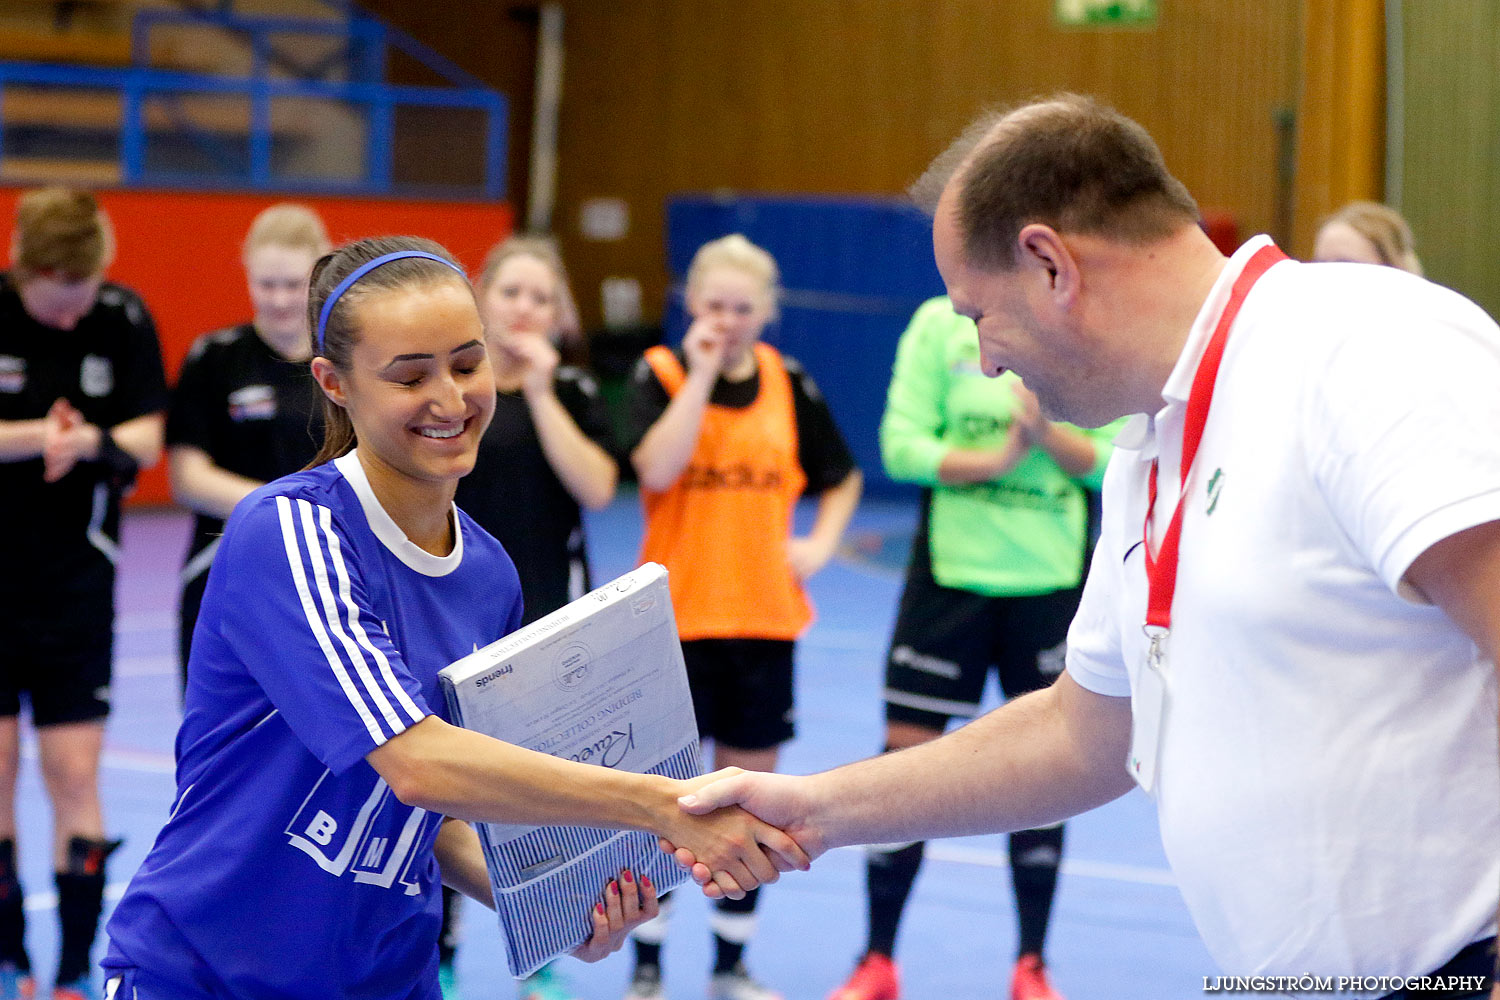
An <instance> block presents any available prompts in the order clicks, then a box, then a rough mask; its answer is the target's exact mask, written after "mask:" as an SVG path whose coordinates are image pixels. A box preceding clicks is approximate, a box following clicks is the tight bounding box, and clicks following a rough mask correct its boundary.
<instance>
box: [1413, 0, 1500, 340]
mask: <svg viewBox="0 0 1500 1000" xmlns="http://www.w3.org/2000/svg"><path fill="white" fill-rule="evenodd" d="M1402 8H1403V10H1402V19H1403V24H1402V34H1403V42H1404V48H1405V58H1404V83H1405V115H1404V133H1405V134H1404V139H1403V140H1402V144H1401V145H1402V158H1401V160H1402V182H1401V190H1402V197H1401V205H1400V206H1399V207H1400V208H1401V209H1402V211H1403V213H1404V214H1405V215H1406V216H1407V218H1408V219H1409V220H1410V222H1411V224H1412V230H1413V232H1414V233H1415V234H1416V238H1417V253H1418V256H1420V257H1421V258H1422V263H1423V266H1424V267H1425V268H1426V270H1427V275H1428V277H1430V278H1432V279H1433V280H1434V281H1437V282H1440V283H1441V284H1444V285H1448V286H1450V287H1452V288H1456V289H1458V290H1459V291H1460V292H1463V293H1464V294H1465V295H1467V296H1469V297H1470V298H1472V299H1474V300H1475V301H1477V302H1478V303H1479V304H1480V305H1482V306H1484V307H1485V309H1487V310H1488V311H1489V313H1490V315H1492V316H1500V268H1497V267H1496V265H1495V256H1496V247H1500V199H1497V198H1496V192H1497V191H1500V78H1497V76H1496V73H1495V69H1496V66H1497V59H1500V56H1497V53H1500V2H1497V0H1482V2H1476V0H1420V2H1416V0H1406V2H1405V3H1404V4H1403V5H1402Z"/></svg>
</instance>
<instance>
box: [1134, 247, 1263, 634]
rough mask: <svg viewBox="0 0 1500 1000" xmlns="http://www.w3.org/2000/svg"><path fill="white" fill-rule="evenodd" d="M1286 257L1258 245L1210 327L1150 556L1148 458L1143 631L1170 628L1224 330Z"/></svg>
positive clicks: (1153, 486) (1151, 503)
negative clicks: (1169, 496)
mask: <svg viewBox="0 0 1500 1000" xmlns="http://www.w3.org/2000/svg"><path fill="white" fill-rule="evenodd" d="M1286 259H1287V256H1286V254H1284V253H1282V252H1281V251H1280V250H1279V249H1277V248H1276V247H1275V246H1274V245H1271V246H1264V247H1261V248H1260V249H1259V250H1257V251H1255V254H1254V255H1253V256H1251V258H1250V260H1249V262H1247V263H1246V264H1245V269H1244V270H1243V271H1241V272H1240V276H1239V277H1238V278H1236V279H1235V282H1234V286H1233V287H1232V288H1231V289H1230V292H1229V301H1228V302H1227V303H1225V304H1224V312H1223V313H1222V314H1221V315H1220V316H1219V324H1218V326H1216V327H1214V332H1213V336H1212V337H1210V338H1209V341H1208V347H1207V348H1205V349H1204V351H1203V358H1202V360H1200V361H1199V362H1198V371H1197V373H1196V374H1194V376H1193V387H1192V390H1191V391H1190V392H1189V393H1188V402H1187V419H1186V422H1185V424H1184V426H1183V429H1182V464H1181V466H1180V470H1179V480H1178V486H1179V489H1178V494H1179V495H1178V497H1177V509H1176V510H1174V511H1173V512H1172V520H1171V522H1170V523H1168V525H1167V531H1166V534H1165V535H1163V536H1162V540H1161V549H1160V550H1159V551H1158V553H1157V555H1156V556H1155V557H1154V558H1153V557H1152V555H1151V513H1152V511H1153V510H1155V509H1156V469H1157V462H1156V460H1155V459H1153V460H1152V462H1151V478H1150V493H1149V496H1150V500H1149V502H1148V503H1147V506H1146V524H1145V526H1144V527H1143V528H1142V529H1141V537H1142V539H1143V541H1144V543H1145V544H1144V545H1142V548H1143V549H1144V550H1145V553H1146V580H1147V582H1148V584H1149V586H1150V589H1149V592H1148V597H1147V603H1146V625H1147V630H1148V632H1149V631H1151V630H1152V629H1153V628H1154V629H1170V628H1171V627H1172V597H1173V595H1174V594H1176V592H1177V554H1178V542H1179V541H1180V539H1181V538H1182V512H1183V510H1184V509H1185V508H1186V507H1187V495H1188V491H1187V480H1188V473H1189V472H1191V471H1192V468H1193V459H1194V457H1196V456H1197V454H1198V442H1199V441H1201V440H1202V438H1203V427H1204V425H1205V424H1206V423H1208V407H1209V404H1211V403H1212V402H1213V398H1214V382H1215V381H1216V380H1217V379H1218V377H1219V363H1220V362H1221V361H1223V360H1224V345H1225V344H1226V343H1227V342H1228V340H1229V328H1230V327H1231V326H1233V325H1234V319H1235V317H1236V316H1238V315H1239V312H1240V306H1242V305H1244V303H1245V296H1247V295H1249V294H1250V289H1251V287H1252V286H1253V285H1254V284H1255V283H1256V281H1258V280H1260V276H1261V275H1263V274H1265V273H1266V272H1267V271H1268V270H1270V268H1271V265H1273V264H1276V263H1278V262H1280V261H1283V260H1286ZM1158 634H1159V633H1158Z"/></svg>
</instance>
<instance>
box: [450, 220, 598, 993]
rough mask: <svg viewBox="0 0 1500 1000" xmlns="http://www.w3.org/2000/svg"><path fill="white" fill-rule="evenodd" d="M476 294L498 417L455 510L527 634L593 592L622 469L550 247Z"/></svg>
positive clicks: (552, 976)
mask: <svg viewBox="0 0 1500 1000" xmlns="http://www.w3.org/2000/svg"><path fill="white" fill-rule="evenodd" d="M475 294H476V297H477V298H478V301H479V313H480V317H481V318H482V319H483V321H484V331H485V342H486V345H487V347H488V348H489V356H490V366H491V368H493V369H494V372H495V384H496V396H495V416H494V419H492V420H491V421H490V425H489V428H488V429H487V430H486V431H485V432H484V437H483V438H481V439H480V442H479V459H478V461H477V462H475V465H474V471H473V472H471V473H469V474H468V475H467V476H465V477H464V478H463V479H461V480H460V481H459V484H458V493H457V496H456V497H455V499H456V502H457V503H458V506H459V507H460V508H461V509H462V510H463V511H464V512H465V513H466V514H468V515H469V516H470V517H472V518H473V519H474V520H475V521H477V522H478V523H479V525H480V527H482V528H484V529H485V530H486V531H488V532H489V533H490V534H492V535H494V536H495V537H496V538H498V539H499V540H500V543H501V544H502V545H504V546H505V551H506V552H507V553H509V555H510V557H511V559H512V560H513V561H514V562H515V564H516V571H517V572H518V573H519V574H520V577H521V597H522V602H523V609H524V610H523V612H522V622H523V624H524V623H528V622H533V621H536V620H537V619H538V618H541V617H543V616H544V615H546V614H549V613H550V612H552V611H555V610H557V609H558V608H560V607H562V606H563V605H564V604H566V603H568V602H569V601H571V600H575V599H576V598H579V597H582V596H583V595H584V594H585V593H587V592H588V590H589V587H590V585H591V584H590V579H589V566H588V553H587V552H586V550H585V545H584V535H583V518H582V511H583V510H584V509H587V510H598V509H599V508H601V507H603V506H604V505H605V504H607V503H609V501H610V500H611V499H612V498H613V497H614V495H615V482H616V480H617V479H618V476H619V468H618V466H617V465H616V464H615V458H614V454H613V453H614V438H613V435H612V432H611V430H610V423H609V412H608V410H607V409H606V408H605V404H604V400H603V398H602V397H601V396H600V395H599V388H598V385H597V384H596V383H595V382H594V380H593V378H592V377H590V376H589V374H588V373H587V372H585V371H583V370H582V369H580V368H576V367H574V366H572V365H568V364H564V363H563V361H562V352H563V351H564V350H566V349H567V348H569V347H570V346H574V345H577V344H578V343H579V339H580V336H581V335H580V331H579V328H578V310H577V307H576V306H575V305H574V304H573V296H572V293H571V292H569V290H568V277H567V272H566V271H565V270H564V269H563V263H562V259H561V258H560V257H559V256H558V253H557V248H556V246H555V245H554V244H553V243H552V241H551V240H548V239H546V238H544V237H538V236H513V237H510V238H509V239H507V240H505V241H503V242H501V243H500V244H499V245H497V246H496V247H494V248H493V249H492V250H491V251H490V253H489V256H488V257H487V258H486V259H485V263H484V269H483V270H482V271H481V272H480V275H479V281H478V283H477V287H476V288H475ZM458 903H459V899H458V896H457V894H456V893H454V892H452V891H451V890H447V891H445V892H444V895H443V933H442V937H441V939H440V942H439V955H440V962H441V969H442V973H443V975H442V982H443V987H444V991H445V995H447V996H448V997H449V998H450V1000H453V997H454V996H455V995H456V983H455V980H454V971H453V970H454V952H455V949H456V946H457V937H458V933H457V931H458V928H457V910H456V906H457V904H458ZM517 993H518V996H519V998H520V1000H572V997H573V992H572V990H571V989H570V988H569V987H568V984H567V983H566V982H565V981H564V979H563V977H562V976H560V975H559V974H558V972H557V971H556V969H555V968H554V967H553V966H552V965H548V966H544V967H543V968H542V969H540V970H539V971H537V972H536V973H535V974H533V975H531V976H529V977H527V978H526V979H524V980H522V981H521V982H520V983H519V984H518V986H517Z"/></svg>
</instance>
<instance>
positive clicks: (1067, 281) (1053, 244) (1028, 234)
mask: <svg viewBox="0 0 1500 1000" xmlns="http://www.w3.org/2000/svg"><path fill="white" fill-rule="evenodd" d="M1016 252H1017V253H1016V255H1017V257H1018V258H1019V261H1018V262H1019V264H1020V266H1021V267H1023V268H1032V269H1034V270H1035V271H1036V272H1037V273H1038V274H1039V275H1040V276H1042V277H1044V278H1045V279H1046V282H1047V287H1048V289H1049V292H1048V295H1049V297H1050V298H1051V299H1052V301H1053V304H1054V305H1056V306H1058V307H1059V308H1063V309H1066V308H1068V307H1070V306H1072V304H1073V302H1074V301H1075V300H1076V299H1077V297H1078V291H1079V274H1078V261H1077V260H1076V259H1075V258H1074V257H1073V254H1072V253H1071V252H1070V251H1069V250H1068V247H1067V244H1066V243H1064V242H1063V238H1062V236H1061V234H1059V233H1058V231H1057V230H1055V229H1053V228H1052V227H1051V226H1046V225H1042V224H1041V223H1039V222H1033V223H1031V224H1030V225H1028V226H1024V227H1022V229H1021V231H1020V232H1019V233H1017V234H1016Z"/></svg>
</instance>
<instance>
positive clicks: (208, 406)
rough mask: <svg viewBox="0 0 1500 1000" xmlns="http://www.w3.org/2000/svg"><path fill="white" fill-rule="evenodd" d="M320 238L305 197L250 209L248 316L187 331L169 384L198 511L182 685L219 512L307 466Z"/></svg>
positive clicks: (174, 463)
mask: <svg viewBox="0 0 1500 1000" xmlns="http://www.w3.org/2000/svg"><path fill="white" fill-rule="evenodd" d="M328 248H329V247H328V232H327V230H326V229H325V228H324V226H323V220H322V219H320V218H319V217H318V214H317V213H316V212H314V211H313V210H312V209H310V208H308V207H306V206H305V205H294V204H280V205H272V206H271V207H270V208H267V209H266V210H264V211H263V212H261V213H260V214H259V215H257V216H256V217H255V221H253V222H252V223H251V224H250V231H249V233H248V234H247V235H246V237H245V247H244V253H243V255H242V258H241V260H242V262H243V263H244V266H245V283H246V285H247V286H248V288H249V292H250V304H251V306H252V308H253V310H254V318H253V319H251V320H250V322H248V323H241V324H239V325H238V326H231V327H226V328H224V329H222V330H216V331H214V332H212V333H205V334H204V335H203V336H201V337H199V338H198V339H197V340H196V341H194V343H193V346H192V348H191V350H189V352H188V356H187V359H186V360H185V361H184V362H183V363H182V372H181V374H180V375H179V376H178V379H177V386H176V388H175V389H174V390H173V392H172V409H171V411H170V412H169V413H168V416H167V469H168V472H169V474H170V477H171V483H172V495H173V497H174V498H175V499H176V500H177V502H178V503H180V504H182V505H183V506H184V507H187V508H188V509H189V510H191V511H193V513H194V514H195V515H196V517H195V518H194V520H193V538H192V541H191V543H190V544H189V546H188V551H187V556H186V559H185V561H184V564H183V568H182V604H181V608H180V611H179V614H178V622H179V627H178V652H179V656H180V659H179V661H178V663H179V669H180V670H181V671H182V685H183V687H184V688H186V687H187V663H188V651H189V649H190V648H191V645H192V640H193V625H194V623H196V622H197V620H198V609H199V607H200V606H201V605H202V603H203V589H204V587H205V585H206V584H207V581H208V568H209V566H210V565H212V563H213V559H214V553H215V552H217V551H218V549H219V538H220V536H222V535H223V534H224V521H225V519H227V518H228V517H229V514H230V512H231V511H232V510H234V505H235V504H237V503H239V502H240V501H241V500H243V499H244V498H245V497H246V496H247V495H249V493H250V492H251V491H252V490H255V489H257V488H258V487H260V486H263V485H264V484H266V483H268V482H270V481H271V480H273V479H279V478H281V477H282V476H285V475H289V474H291V473H293V472H296V471H297V470H298V469H300V468H302V467H303V466H305V465H306V464H307V463H308V462H309V461H310V460H311V459H312V457H313V456H314V455H315V454H317V451H318V443H319V442H320V441H321V440H322V437H323V412H322V399H323V395H322V393H321V392H319V391H318V384H317V382H315V381H314V380H313V377H312V372H311V370H310V369H309V368H308V360H309V359H310V358H311V357H312V342H311V340H310V338H309V334H308V328H307V282H308V277H309V275H310V274H311V273H312V266H313V262H314V261H316V260H317V259H318V258H319V257H321V256H323V254H325V253H327V252H328Z"/></svg>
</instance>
